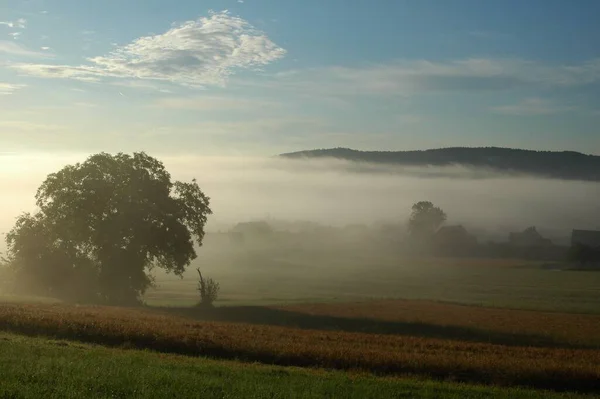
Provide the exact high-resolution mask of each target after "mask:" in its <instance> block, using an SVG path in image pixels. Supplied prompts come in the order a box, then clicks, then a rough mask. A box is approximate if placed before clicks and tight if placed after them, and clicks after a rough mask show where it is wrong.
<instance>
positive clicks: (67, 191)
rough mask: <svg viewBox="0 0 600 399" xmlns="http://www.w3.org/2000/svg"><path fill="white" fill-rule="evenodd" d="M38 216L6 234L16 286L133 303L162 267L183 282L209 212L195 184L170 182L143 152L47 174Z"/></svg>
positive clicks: (101, 157) (98, 159) (39, 197)
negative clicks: (152, 274)
mask: <svg viewBox="0 0 600 399" xmlns="http://www.w3.org/2000/svg"><path fill="white" fill-rule="evenodd" d="M36 203H37V206H38V208H39V211H38V212H37V213H35V214H24V215H21V216H20V217H19V218H18V219H17V222H16V225H15V226H14V228H13V229H12V230H11V231H10V232H9V234H7V236H6V241H7V245H8V255H9V260H10V262H11V264H12V266H13V268H14V270H15V272H16V279H17V283H19V284H21V286H27V287H29V288H30V289H32V290H34V291H35V292H36V293H38V294H42V295H49V296H53V297H59V298H63V299H74V300H95V301H101V302H107V303H117V304H126V303H132V302H136V301H138V300H139V299H140V296H141V295H142V294H143V293H144V292H145V290H146V289H147V288H148V287H149V286H150V285H151V284H152V278H151V274H150V270H151V269H152V268H153V267H160V268H162V269H164V270H166V271H167V272H172V273H174V274H176V275H179V276H181V275H182V274H183V272H184V271H185V268H186V267H187V266H188V265H189V264H190V263H191V261H192V260H193V259H195V258H196V252H195V247H194V242H195V243H197V244H198V245H202V239H203V238H204V225H205V223H206V220H207V216H208V215H209V214H211V213H212V212H211V210H210V207H209V198H208V197H207V196H206V195H205V194H204V193H203V192H202V190H201V189H200V187H199V186H198V184H197V182H196V180H193V181H192V182H190V183H184V182H179V181H175V182H173V181H171V176H170V174H169V173H168V172H167V171H166V169H165V167H164V165H163V164H162V163H161V162H160V161H158V160H157V159H155V158H152V157H150V156H149V155H147V154H145V153H143V152H142V153H134V154H133V155H128V154H123V153H119V154H116V155H111V154H106V153H100V154H97V155H93V156H91V157H89V158H88V159H87V160H86V161H85V162H83V163H77V164H75V165H69V166H66V167H64V168H63V169H62V170H60V171H58V172H56V173H53V174H51V175H49V176H48V177H47V178H46V180H45V181H44V182H43V183H42V185H41V186H40V187H39V189H38V191H37V194H36Z"/></svg>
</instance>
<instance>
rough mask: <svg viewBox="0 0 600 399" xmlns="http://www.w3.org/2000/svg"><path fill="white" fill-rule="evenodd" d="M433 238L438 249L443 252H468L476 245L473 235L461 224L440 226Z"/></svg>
mask: <svg viewBox="0 0 600 399" xmlns="http://www.w3.org/2000/svg"><path fill="white" fill-rule="evenodd" d="M433 240H434V244H435V246H436V248H437V249H438V251H442V252H443V253H457V254H458V253H463V252H468V251H469V250H471V249H472V248H473V247H475V246H476V245H477V239H476V238H475V236H473V235H471V234H469V232H468V231H467V229H465V228H464V227H463V226H461V225H457V226H443V227H440V228H439V229H438V231H437V232H436V233H435V235H434V237H433Z"/></svg>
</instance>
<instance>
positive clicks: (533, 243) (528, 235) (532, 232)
mask: <svg viewBox="0 0 600 399" xmlns="http://www.w3.org/2000/svg"><path fill="white" fill-rule="evenodd" d="M508 242H509V243H510V245H512V246H515V247H545V246H551V245H552V241H550V240H549V239H547V238H544V237H542V235H541V234H540V233H539V232H538V231H537V229H536V228H535V227H528V228H526V229H525V230H523V231H522V232H520V233H519V232H517V233H510V234H509V235H508Z"/></svg>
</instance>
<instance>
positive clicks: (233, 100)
mask: <svg viewBox="0 0 600 399" xmlns="http://www.w3.org/2000/svg"><path fill="white" fill-rule="evenodd" d="M280 106H281V104H280V103H278V102H275V101H267V100H263V99H257V98H240V97H225V96H223V97H219V96H202V97H168V98H162V99H159V100H157V101H155V102H154V103H153V104H152V107H156V108H163V109H179V110H198V111H208V110H257V109H273V108H277V107H280Z"/></svg>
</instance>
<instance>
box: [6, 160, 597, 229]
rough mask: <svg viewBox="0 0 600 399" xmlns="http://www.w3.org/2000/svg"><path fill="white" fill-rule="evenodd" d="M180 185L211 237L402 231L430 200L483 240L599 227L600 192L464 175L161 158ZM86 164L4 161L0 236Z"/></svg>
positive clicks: (591, 187) (453, 170)
mask: <svg viewBox="0 0 600 399" xmlns="http://www.w3.org/2000/svg"><path fill="white" fill-rule="evenodd" d="M151 155H153V156H156V157H157V158H159V159H161V160H162V161H163V162H164V163H165V166H166V167H167V169H168V170H169V171H170V172H171V174H172V176H173V178H174V179H178V180H179V179H181V180H190V179H192V178H194V177H195V178H196V179H197V180H198V183H199V184H200V186H201V187H202V189H203V191H204V192H205V193H206V194H207V195H208V196H210V197H211V206H212V209H213V211H214V215H212V216H211V217H210V219H209V226H208V229H209V230H217V229H227V228H229V227H230V226H231V225H233V224H235V223H237V222H240V221H248V220H257V219H266V218H274V219H284V220H307V221H315V222H319V223H322V224H330V225H345V224H354V223H365V224H372V223H377V222H386V223H395V222H404V221H405V220H406V218H407V217H408V215H409V213H410V207H411V205H412V204H413V203H414V202H416V201H420V200H429V201H432V202H434V203H435V204H436V205H437V206H440V207H441V208H443V209H444V210H445V211H446V213H447V214H448V223H449V224H455V223H463V224H467V225H470V226H474V227H479V228H485V229H487V230H495V229H504V228H525V227H527V226H530V225H535V226H538V227H540V228H542V229H544V228H545V229H548V230H558V231H563V232H565V233H567V234H568V231H569V230H570V229H572V228H598V227H600V201H599V198H600V184H598V183H592V182H579V181H562V180H550V179H541V178H535V177H529V176H506V175H500V174H498V173H496V172H493V171H487V170H472V169H468V168H463V167H448V168H404V167H398V166H389V167H388V166H381V165H360V166H357V164H352V163H349V162H344V161H338V160H287V159H279V158H268V159H258V158H239V157H238V158H226V157H222V158H219V157H195V156H177V157H176V156H160V155H159V154H151ZM85 158H86V155H81V154H72V155H48V154H29V155H0V192H1V193H2V195H1V196H0V206H1V207H2V212H0V232H6V231H7V230H9V229H10V227H11V226H12V224H13V223H14V218H15V217H16V216H17V215H18V214H19V213H21V212H24V211H33V210H35V201H34V195H35V191H36V189H37V187H38V186H39V184H40V183H41V182H42V181H43V180H44V178H45V176H46V175H47V174H49V173H52V172H54V171H57V170H58V169H60V168H61V167H62V166H64V165H66V164H69V163H73V162H77V161H84V160H85Z"/></svg>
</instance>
